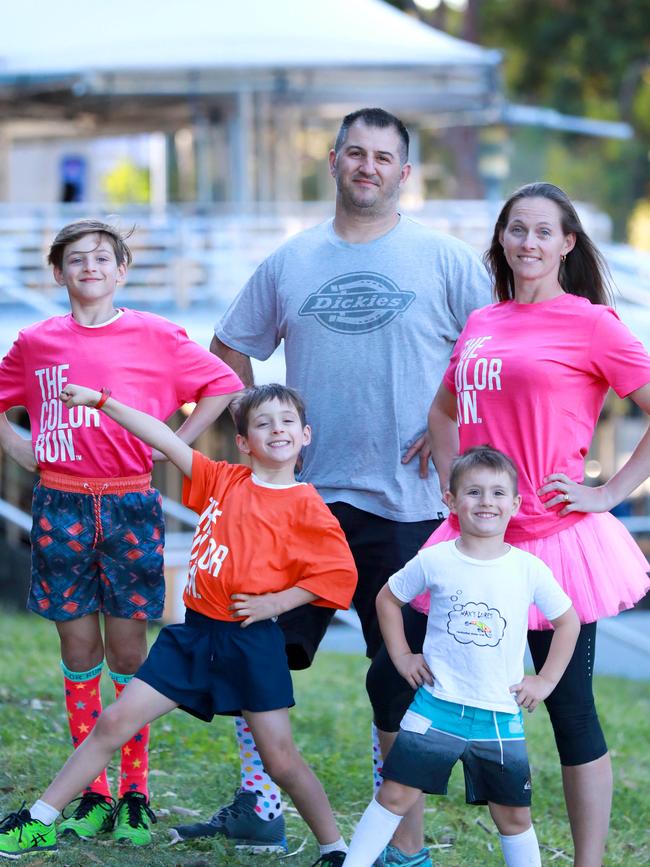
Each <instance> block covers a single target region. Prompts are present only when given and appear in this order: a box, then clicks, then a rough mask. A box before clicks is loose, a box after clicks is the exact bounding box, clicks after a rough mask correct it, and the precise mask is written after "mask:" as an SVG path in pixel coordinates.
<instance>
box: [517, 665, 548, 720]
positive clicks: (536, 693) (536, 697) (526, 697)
mask: <svg viewBox="0 0 650 867" xmlns="http://www.w3.org/2000/svg"><path fill="white" fill-rule="evenodd" d="M554 689H555V684H554V683H552V682H551V681H550V680H547V679H546V678H545V677H541V675H539V674H527V675H526V677H524V679H523V680H522V681H521V683H515V684H514V686H511V687H510V692H511V693H513V695H514V697H515V701H516V702H517V704H518V705H519V707H525V708H526V710H527V711H528V713H532V712H533V711H534V710H535V708H536V707H537V705H538V704H539V703H540V701H544V699H545V698H548V696H549V695H550V694H551V693H552V692H553V690H554Z"/></svg>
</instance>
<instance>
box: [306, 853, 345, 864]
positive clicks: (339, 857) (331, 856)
mask: <svg viewBox="0 0 650 867" xmlns="http://www.w3.org/2000/svg"><path fill="white" fill-rule="evenodd" d="M345 854H346V853H345V852H328V853H327V854H326V855H321V856H320V858H319V859H318V861H314V863H313V864H312V865H311V867H318V865H319V864H323V865H324V864H327V865H328V867H341V864H343V862H344V861H345Z"/></svg>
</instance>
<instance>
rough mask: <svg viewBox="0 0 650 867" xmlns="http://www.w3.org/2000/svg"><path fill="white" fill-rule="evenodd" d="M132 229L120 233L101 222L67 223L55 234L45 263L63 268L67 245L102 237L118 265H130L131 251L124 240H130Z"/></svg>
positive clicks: (79, 221)
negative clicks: (111, 250)
mask: <svg viewBox="0 0 650 867" xmlns="http://www.w3.org/2000/svg"><path fill="white" fill-rule="evenodd" d="M133 232H134V229H131V230H130V231H128V232H121V231H120V230H119V229H118V228H117V227H116V226H112V225H111V224H110V223H103V222H102V221H101V220H92V219H88V220H77V221H76V222H74V223H69V224H68V225H67V226H64V227H63V228H62V229H61V231H60V232H58V233H57V236H56V238H55V239H54V241H52V246H51V247H50V252H49V253H48V255H47V261H48V263H49V264H50V265H53V266H54V267H55V268H59V269H61V268H62V267H63V251H64V249H65V248H66V247H67V246H68V244H74V243H75V241H80V240H81V239H82V238H84V237H85V236H86V235H102V236H103V237H105V238H106V239H107V241H108V242H109V244H110V245H111V247H112V248H113V250H114V252H115V259H116V261H117V264H118V265H122V264H125V265H127V266H128V265H130V264H131V261H132V258H133V257H132V256H131V250H130V249H129V247H128V245H127V243H126V239H127V238H130V237H131V235H132V234H133Z"/></svg>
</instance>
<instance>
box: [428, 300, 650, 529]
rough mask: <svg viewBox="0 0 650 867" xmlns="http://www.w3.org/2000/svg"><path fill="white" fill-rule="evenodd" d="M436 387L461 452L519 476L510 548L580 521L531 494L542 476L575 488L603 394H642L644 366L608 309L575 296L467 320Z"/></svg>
mask: <svg viewBox="0 0 650 867" xmlns="http://www.w3.org/2000/svg"><path fill="white" fill-rule="evenodd" d="M443 381H444V384H445V386H446V387H447V388H448V389H449V390H450V391H451V392H452V393H453V394H456V397H457V407H458V423H459V435H460V450H461V452H463V451H465V450H466V449H468V448H471V447H472V446H476V445H482V444H483V443H489V444H490V445H492V446H494V447H495V448H498V449H500V450H501V451H503V452H505V453H506V454H507V455H509V456H510V457H511V458H512V459H513V460H514V462H515V463H516V464H517V467H518V468H519V492H520V494H521V495H522V498H523V502H522V507H521V509H520V511H519V514H518V515H516V516H515V517H514V518H513V519H512V521H511V522H510V527H509V529H508V536H509V538H510V540H511V541H512V542H514V543H515V544H517V543H518V542H519V541H522V540H524V539H535V538H539V537H542V536H548V535H550V534H551V533H557V531H558V530H560V529H562V528H564V527H568V526H570V525H571V524H574V523H576V521H579V520H581V519H582V515H581V514H579V513H576V512H573V513H570V514H569V515H567V516H565V517H563V518H560V517H558V515H557V512H558V510H559V508H560V507H559V506H558V508H557V509H555V510H553V511H547V510H546V509H544V505H543V503H542V500H541V499H540V497H539V496H538V494H537V490H538V488H540V487H541V486H542V484H543V479H544V476H546V475H548V474H549V473H566V474H567V475H568V476H569V477H570V478H571V479H573V480H575V481H576V482H581V481H582V480H583V478H584V458H585V455H586V454H587V451H588V449H589V445H590V443H591V438H592V436H593V432H594V428H595V427H596V422H597V421H598V415H599V413H600V410H601V408H602V405H603V401H604V400H605V396H606V394H607V390H608V388H609V387H610V386H611V387H612V388H613V389H614V390H615V391H616V393H617V394H618V395H619V396H620V397H625V396H626V395H628V394H630V392H632V391H635V390H636V389H637V388H641V386H643V385H646V384H647V383H648V382H650V358H649V357H648V354H647V352H646V351H645V349H644V347H643V345H642V344H641V343H640V342H639V341H638V340H637V339H636V338H635V337H634V336H633V335H632V334H631V333H630V331H629V330H628V329H627V328H626V327H625V326H624V325H623V324H622V322H621V321H620V320H619V318H618V316H617V315H616V313H614V311H613V310H611V309H610V308H609V307H603V306H602V305H595V304H591V303H590V302H589V301H587V300H586V299H585V298H578V297H576V296H575V295H561V296H559V297H558V298H553V299H551V300H550V301H543V302H541V303H539V304H517V303H516V302H514V301H506V302H503V303H501V304H493V305H491V306H489V307H484V308H483V309H482V310H477V311H475V312H474V313H472V314H471V316H470V317H469V319H468V321H467V325H466V326H465V329H464V331H463V333H462V334H461V335H460V337H459V338H458V342H457V343H456V347H455V349H454V353H453V355H452V358H451V361H450V364H449V367H448V369H447V372H446V373H445V376H444V380H443Z"/></svg>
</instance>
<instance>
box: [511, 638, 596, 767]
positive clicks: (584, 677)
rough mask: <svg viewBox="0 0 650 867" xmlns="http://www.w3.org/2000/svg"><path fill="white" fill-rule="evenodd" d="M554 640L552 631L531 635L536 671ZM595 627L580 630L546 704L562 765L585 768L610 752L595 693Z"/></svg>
mask: <svg viewBox="0 0 650 867" xmlns="http://www.w3.org/2000/svg"><path fill="white" fill-rule="evenodd" d="M552 638H553V632H552V631H551V630H550V629H545V630H539V631H538V630H535V631H530V632H529V633H528V647H529V648H530V655H531V656H532V657H533V665H534V666H535V671H537V672H538V671H539V670H540V668H541V667H542V666H543V665H544V662H545V661H546V657H547V655H548V649H549V647H550V644H551V639H552ZM595 654H596V624H595V623H584V624H583V625H582V626H581V627H580V634H579V636H578V643H577V644H576V649H575V650H574V652H573V656H572V657H571V661H570V662H569V664H568V666H567V669H566V671H565V672H564V674H563V675H562V677H561V679H560V682H559V683H558V685H557V686H556V687H555V689H554V690H553V692H552V693H551V694H550V695H549V697H548V698H547V699H546V701H545V702H544V704H545V705H546V709H547V711H548V715H549V717H550V718H551V725H552V726H553V733H554V734H555V743H556V744H557V751H558V753H559V754H560V762H561V764H563V765H584V764H586V763H587V762H593V761H595V760H596V759H599V758H600V757H601V756H604V755H605V753H606V752H607V744H606V743H605V736H604V735H603V730H602V728H601V727H600V722H599V720H598V713H597V712H596V705H595V703H594V693H593V683H592V678H593V673H594V656H595Z"/></svg>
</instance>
